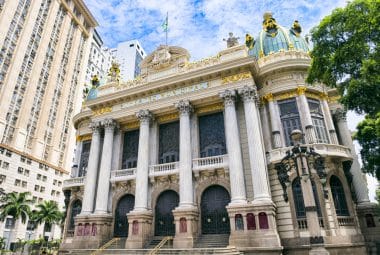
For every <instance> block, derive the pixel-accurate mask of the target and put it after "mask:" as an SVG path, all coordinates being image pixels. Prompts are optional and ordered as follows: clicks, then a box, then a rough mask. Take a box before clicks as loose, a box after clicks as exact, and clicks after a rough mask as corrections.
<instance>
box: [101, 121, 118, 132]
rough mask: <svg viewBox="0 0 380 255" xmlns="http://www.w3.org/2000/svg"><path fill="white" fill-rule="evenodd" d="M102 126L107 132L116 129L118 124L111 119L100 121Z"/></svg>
mask: <svg viewBox="0 0 380 255" xmlns="http://www.w3.org/2000/svg"><path fill="white" fill-rule="evenodd" d="M102 126H103V127H104V129H105V130H106V131H107V130H112V131H113V129H114V128H115V127H118V123H117V122H116V121H115V120H113V119H104V120H103V121H102Z"/></svg>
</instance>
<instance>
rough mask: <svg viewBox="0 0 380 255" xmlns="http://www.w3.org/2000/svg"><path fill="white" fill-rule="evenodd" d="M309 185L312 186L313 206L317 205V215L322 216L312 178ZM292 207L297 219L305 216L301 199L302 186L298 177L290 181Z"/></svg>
mask: <svg viewBox="0 0 380 255" xmlns="http://www.w3.org/2000/svg"><path fill="white" fill-rule="evenodd" d="M311 186H312V188H313V196H314V201H315V206H316V207H317V213H318V217H322V212H321V204H320V202H319V199H318V192H317V186H316V184H315V182H314V181H313V180H311ZM292 191H293V200H294V207H295V210H296V216H297V219H302V218H306V210H305V203H304V200H303V194H302V188H301V181H300V178H299V177H297V178H296V179H294V181H293V183H292Z"/></svg>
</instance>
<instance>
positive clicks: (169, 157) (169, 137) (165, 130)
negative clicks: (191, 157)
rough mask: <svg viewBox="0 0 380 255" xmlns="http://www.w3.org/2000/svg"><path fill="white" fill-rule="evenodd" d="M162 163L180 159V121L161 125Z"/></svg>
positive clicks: (160, 157) (160, 153) (160, 152)
mask: <svg viewBox="0 0 380 255" xmlns="http://www.w3.org/2000/svg"><path fill="white" fill-rule="evenodd" d="M159 160H160V164H164V163H170V162H176V161H179V122H178V121H176V122H172V123H167V124H161V125H160V127H159Z"/></svg>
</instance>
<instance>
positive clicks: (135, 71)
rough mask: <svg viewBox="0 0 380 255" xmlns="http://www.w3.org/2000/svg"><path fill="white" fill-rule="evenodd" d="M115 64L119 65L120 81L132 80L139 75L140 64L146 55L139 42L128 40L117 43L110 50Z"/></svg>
mask: <svg viewBox="0 0 380 255" xmlns="http://www.w3.org/2000/svg"><path fill="white" fill-rule="evenodd" d="M112 51H113V54H114V55H115V58H116V62H117V63H118V64H119V65H120V75H121V80H123V81H127V80H133V79H134V78H136V77H137V76H139V75H140V66H139V65H140V63H141V61H142V60H143V59H144V58H145V56H146V53H145V51H144V49H143V48H142V47H141V45H140V43H139V41H137V40H130V41H126V42H122V43H119V44H118V45H117V47H116V48H115V49H113V50H112Z"/></svg>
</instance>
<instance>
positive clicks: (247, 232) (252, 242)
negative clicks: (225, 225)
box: [227, 202, 282, 253]
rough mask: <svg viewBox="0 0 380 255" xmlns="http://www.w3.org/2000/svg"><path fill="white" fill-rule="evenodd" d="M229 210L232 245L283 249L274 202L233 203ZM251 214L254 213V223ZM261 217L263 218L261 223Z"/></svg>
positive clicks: (230, 242)
mask: <svg viewBox="0 0 380 255" xmlns="http://www.w3.org/2000/svg"><path fill="white" fill-rule="evenodd" d="M227 211H228V214H229V218H230V225H231V234H230V241H229V244H230V245H231V246H235V247H238V248H239V249H240V248H244V247H251V248H253V247H255V248H259V249H260V248H264V249H265V248H274V249H276V250H277V249H278V250H281V249H282V246H281V242H280V237H279V235H278V232H277V227H276V219H275V207H274V205H273V203H271V202H268V203H256V204H245V205H233V206H228V207H227ZM249 214H253V215H254V223H253V220H250V219H252V216H249ZM240 215H241V216H240ZM260 215H261V216H260ZM247 216H248V217H247ZM260 217H261V218H263V220H261V223H260V220H259V218H260ZM239 218H240V219H239ZM241 218H242V219H241ZM264 218H265V219H266V220H265V219H264ZM241 221H243V222H241ZM280 253H281V252H280Z"/></svg>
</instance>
